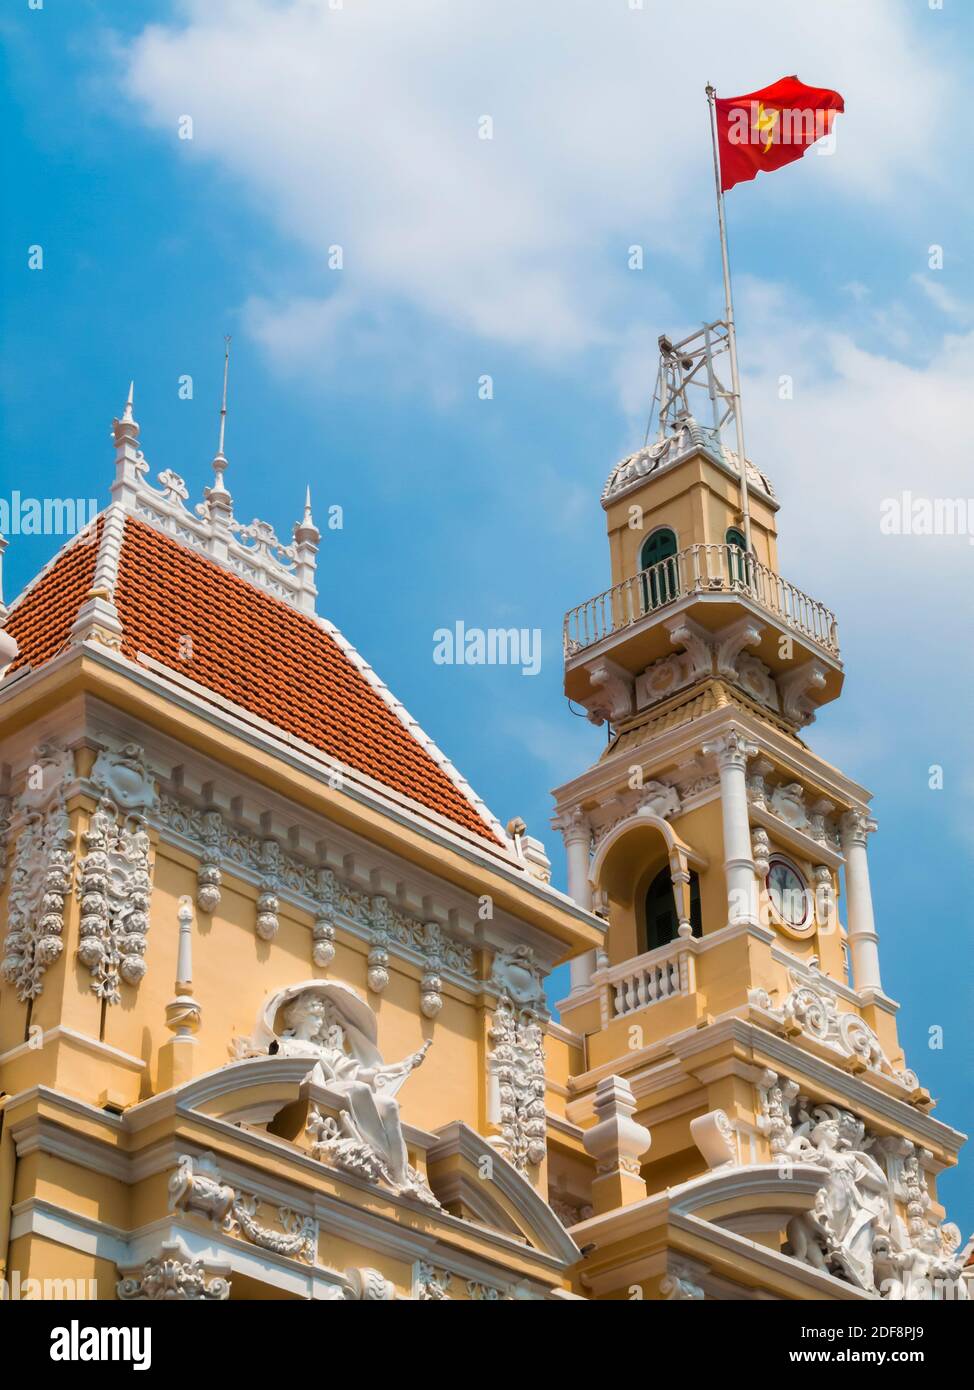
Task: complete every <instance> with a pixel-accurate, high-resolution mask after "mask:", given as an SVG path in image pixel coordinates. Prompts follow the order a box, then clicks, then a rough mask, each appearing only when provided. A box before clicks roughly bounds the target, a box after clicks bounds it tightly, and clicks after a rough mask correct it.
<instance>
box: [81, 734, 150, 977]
mask: <svg viewBox="0 0 974 1390" xmlns="http://www.w3.org/2000/svg"><path fill="white" fill-rule="evenodd" d="M91 782H92V785H93V786H94V788H95V790H96V792H98V794H99V800H98V805H97V807H96V809H95V811H94V813H93V814H92V817H91V820H90V822H89V824H88V829H87V830H86V831H84V832H83V834H82V840H83V841H84V844H85V849H86V852H85V854H84V856H83V857H82V859H81V862H80V864H79V866H78V869H79V873H78V897H79V899H80V901H81V923H80V928H79V931H80V937H81V940H80V943H79V946H78V959H79V961H80V962H81V964H82V965H83V966H85V968H86V969H87V970H88V971H89V973H90V974H91V977H92V984H91V988H92V991H93V993H94V994H96V995H97V996H98V997H99V998H100V999H104V1000H105V1001H106V1002H107V1003H109V1004H118V1003H120V1002H121V998H122V994H121V985H122V982H123V981H124V982H125V983H126V984H129V985H133V986H135V985H138V983H139V981H140V980H141V979H142V977H143V976H144V975H145V971H146V962H145V952H146V937H147V934H148V931H149V898H150V895H151V892H152V878H151V867H150V860H149V848H150V844H149V834H148V830H147V828H146V826H147V821H146V813H147V812H149V811H151V810H152V809H153V807H154V806H155V804H156V801H157V796H156V790H155V784H154V781H153V777H152V773H151V772H150V771H149V769H148V767H147V766H146V763H145V758H144V754H143V751H142V749H141V748H140V747H139V746H138V745H137V744H134V743H129V744H126V745H125V747H124V748H122V749H121V750H120V751H119V752H118V753H109V752H101V753H99V754H98V757H97V758H96V760H95V765H94V767H93V768H92V771H91Z"/></svg>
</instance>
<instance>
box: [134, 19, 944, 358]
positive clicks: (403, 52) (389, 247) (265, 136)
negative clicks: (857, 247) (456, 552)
mask: <svg viewBox="0 0 974 1390" xmlns="http://www.w3.org/2000/svg"><path fill="white" fill-rule="evenodd" d="M181 8H182V11H183V13H184V16H185V19H184V22H183V23H180V24H177V23H173V24H169V25H151V26H148V27H147V28H146V29H145V30H144V31H143V32H142V33H141V34H140V35H139V36H138V37H137V38H136V39H135V40H134V41H133V42H132V44H131V45H130V48H129V51H128V55H127V59H128V61H127V66H126V68H125V72H126V76H125V83H126V87H127V92H128V94H129V96H130V97H131V98H132V99H134V101H135V102H136V104H137V107H138V109H139V110H140V112H141V113H142V114H143V116H144V118H145V119H146V120H147V121H149V122H150V123H152V124H153V125H155V126H156V127H158V128H159V129H160V130H163V131H166V132H169V133H171V134H172V136H173V139H174V140H175V129H176V122H177V120H178V118H179V117H180V116H181V115H183V114H190V115H192V117H193V121H194V139H193V141H192V142H191V144H190V142H185V143H184V145H183V146H182V147H181V149H180V153H182V154H184V155H187V156H189V157H197V158H201V159H203V160H206V161H214V162H215V163H216V164H217V165H218V166H219V167H220V168H221V169H222V170H224V171H225V172H227V173H229V174H230V175H232V176H233V177H234V178H235V179H236V180H239V182H240V184H241V186H242V187H243V189H244V190H245V191H246V192H247V193H248V194H249V196H250V197H251V198H252V199H253V200H254V202H255V203H256V204H257V205H258V206H259V207H260V208H261V209H262V210H263V212H264V213H266V215H267V216H268V217H269V218H272V219H273V221H274V222H275V223H276V225H277V226H278V228H279V229H280V230H281V231H283V233H284V234H285V235H286V236H287V237H289V238H290V239H292V240H293V242H294V244H295V245H296V246H298V247H300V248H302V249H303V251H304V253H305V254H306V256H307V258H308V268H309V281H310V283H311V284H312V285H313V286H314V288H313V289H312V291H311V292H310V293H309V294H303V295H298V296H295V297H294V298H293V299H292V298H289V297H288V294H287V293H286V292H282V297H281V299H280V301H279V302H278V301H277V300H275V299H274V298H273V296H272V297H271V298H269V299H266V298H265V300H264V301H262V302H261V303H260V304H259V305H256V306H252V308H253V312H254V315H255V317H254V323H255V325H256V329H257V331H258V333H259V335H260V337H261V339H262V341H263V342H264V344H265V346H266V348H267V350H268V351H269V352H270V353H271V354H272V356H274V357H275V358H276V359H277V360H282V361H283V360H287V358H288V357H289V355H291V354H293V353H295V352H296V351H298V350H299V349H300V347H301V346H302V345H304V346H306V347H308V348H310V349H311V350H312V351H315V350H320V349H322V348H324V347H328V346H329V345H331V346H332V347H333V346H334V344H335V343H344V341H345V340H346V338H348V337H349V336H352V337H355V335H356V334H360V333H361V330H362V325H363V324H364V325H365V327H366V331H367V330H368V325H369V323H370V322H371V321H372V320H374V317H375V315H376V314H377V313H378V312H379V306H381V305H383V304H389V303H401V304H403V305H406V306H409V307H411V308H413V309H419V310H420V311H421V312H422V313H424V314H426V315H429V316H430V317H431V318H432V319H433V320H434V321H436V322H438V323H440V324H442V325H445V326H448V327H450V328H454V329H458V330H460V331H461V332H466V333H470V334H474V335H477V336H478V337H480V338H482V339H486V340H488V341H492V342H498V343H504V344H512V345H515V346H518V347H521V348H525V349H530V350H533V351H535V352H537V353H540V354H543V355H549V356H550V355H554V354H559V353H563V352H565V351H569V352H572V351H578V350H581V349H584V348H587V347H591V346H592V345H594V344H598V343H604V342H608V341H611V342H615V341H616V340H618V339H619V338H620V337H621V338H622V340H625V338H626V337H627V335H628V333H629V332H630V331H631V330H630V329H628V328H627V327H626V319H627V317H630V316H631V310H630V309H629V307H628V301H627V296H628V294H629V284H628V283H627V282H626V281H625V277H624V276H623V275H622V274H621V273H620V272H621V267H622V265H623V264H624V257H625V254H626V248H627V247H628V246H629V245H630V244H631V243H632V242H633V241H641V242H645V243H646V244H647V246H648V247H649V248H651V250H652V252H653V253H654V254H656V255H657V256H659V255H663V256H678V257H683V258H686V259H687V261H688V262H690V263H691V264H692V263H694V262H695V261H698V260H699V259H700V258H701V257H702V256H703V255H704V254H705V255H706V257H707V263H708V264H710V261H711V258H712V254H713V207H712V189H711V184H710V182H709V180H710V150H709V140H708V128H707V113H706V106H705V102H704V95H703V91H702V87H703V83H704V80H705V79H706V78H707V77H712V78H713V79H714V80H715V81H718V83H719V84H720V85H721V86H722V87H723V89H724V90H727V89H728V88H730V87H734V88H736V89H737V90H738V91H748V90H751V89H753V88H755V87H758V86H762V85H765V84H766V83H767V82H769V81H772V80H774V79H775V78H776V77H778V76H780V75H783V74H784V73H786V72H790V71H792V70H793V69H794V68H795V66H796V63H797V65H798V67H799V74H800V75H801V76H802V77H804V78H805V79H806V80H808V81H810V82H814V83H825V84H828V85H832V86H835V87H837V88H838V89H839V90H840V91H843V92H844V94H845V95H846V98H847V107H848V111H847V114H846V116H845V117H843V119H842V121H841V123H840V128H839V154H838V156H837V157H834V158H827V159H815V158H810V159H806V160H805V161H803V168H802V171H801V177H800V178H795V177H794V175H793V173H792V172H789V173H786V174H782V175H780V176H779V178H781V179H786V178H787V179H790V180H791V182H790V185H789V188H788V197H789V200H790V207H791V208H792V210H793V211H794V212H797V211H798V210H799V209H800V208H801V207H802V206H803V205H805V203H806V200H809V199H812V200H814V199H816V198H820V197H821V196H822V192H823V188H824V187H826V186H827V188H828V196H829V198H830V199H844V200H855V201H856V202H858V203H860V204H861V203H862V202H863V200H871V201H873V202H876V203H877V204H878V203H882V202H884V201H890V200H894V199H895V200H896V201H897V202H898V203H899V201H900V200H901V193H902V189H903V187H904V186H905V185H907V184H909V186H910V187H911V188H912V189H913V190H914V194H915V193H916V190H917V189H918V188H920V187H924V186H927V187H929V185H930V183H931V180H933V181H936V180H937V179H939V178H940V177H941V175H942V173H943V165H942V164H940V163H938V162H937V161H938V159H941V160H946V158H947V157H948V155H949V153H950V147H949V144H948V146H947V147H946V148H945V146H944V142H943V141H942V138H941V137H942V133H943V130H944V129H945V128H946V119H945V118H946V113H947V112H948V110H949V109H950V106H951V102H952V98H953V97H954V95H955V94H956V92H957V78H956V76H952V74H951V72H950V70H949V69H947V68H946V67H945V66H944V64H943V61H942V54H940V53H939V52H938V41H939V39H940V37H941V33H942V30H941V29H940V28H939V27H938V26H939V25H940V22H941V19H942V16H940V15H938V14H937V13H936V12H932V11H931V12H925V13H923V14H922V15H921V16H919V17H917V15H916V14H915V13H910V12H909V11H908V10H907V8H906V7H905V6H901V5H899V4H891V3H890V0H857V3H856V4H855V5H848V4H847V3H845V0H826V2H825V3H820V4H818V5H816V6H814V7H811V6H807V5H804V4H797V3H796V4H784V3H782V4H778V5H774V6H769V5H767V4H766V3H764V0H762V2H761V3H756V2H755V0H739V3H737V4H735V5H733V6H730V5H726V4H724V3H722V2H721V3H713V4H708V5H701V4H695V5H682V6H663V5H659V4H655V3H651V2H650V0H648V2H647V4H646V6H645V8H644V9H642V10H638V9H637V10H630V9H628V8H627V7H626V6H625V5H624V4H622V3H620V4H619V5H617V6H614V7H609V6H592V5H591V4H586V3H584V0H536V3H534V4H532V5H530V6H525V5H518V4H515V3H513V0H508V3H500V4H497V3H489V2H488V0H477V2H476V3H468V4H463V5H458V4H456V3H451V0H371V3H363V2H360V0H345V4H344V7H343V8H341V9H332V8H330V6H329V5H328V4H326V3H323V0H184V4H183V5H182V7H181ZM745 35H746V36H747V37H746V42H744V41H743V40H742V36H745ZM729 54H733V55H734V57H733V61H729V58H728V55H729ZM903 92H907V93H908V94H909V98H908V100H903V99H900V98H899V97H897V98H896V99H895V100H894V99H891V95H890V94H891V93H903ZM483 115H490V116H491V117H492V119H493V122H494V138H493V140H490V141H486V140H480V139H478V138H477V131H478V120H479V118H480V117H481V116H483ZM898 215H900V216H902V215H903V210H902V209H901V208H899V207H898ZM335 243H339V244H341V245H342V246H343V247H344V249H345V269H344V270H343V271H342V272H340V273H337V272H336V273H335V274H334V277H333V278H334V281H335V287H334V289H331V290H330V292H325V291H323V290H321V289H320V287H321V286H322V285H324V284H326V282H327V271H326V270H325V263H326V255H327V248H328V247H329V246H330V245H333V244H335ZM319 267H320V272H321V273H320V274H317V273H316V269H317V268H319ZM623 285H625V289H624V290H623ZM641 307H643V308H644V307H645V306H641Z"/></svg>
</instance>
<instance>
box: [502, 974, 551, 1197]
mask: <svg viewBox="0 0 974 1390" xmlns="http://www.w3.org/2000/svg"><path fill="white" fill-rule="evenodd" d="M490 984H491V985H492V986H493V987H494V988H495V989H497V990H498V991H499V993H500V998H499V999H498V1001H497V1007H496V1009H495V1010H494V1014H493V1017H492V1019H491V1022H490V1027H489V1030H488V1040H489V1042H490V1044H491V1051H490V1052H489V1053H488V1056H487V1070H488V1094H489V1103H488V1118H489V1120H490V1121H491V1123H492V1124H493V1125H495V1126H496V1129H497V1135H496V1144H497V1147H498V1149H499V1150H500V1151H501V1153H503V1154H504V1156H505V1158H507V1159H508V1160H509V1161H510V1162H511V1163H513V1165H514V1167H515V1168H517V1170H518V1171H519V1172H521V1173H526V1172H527V1171H528V1170H529V1169H530V1168H536V1167H537V1166H538V1165H539V1164H541V1163H542V1162H543V1161H544V1158H545V1154H546V1151H547V1120H546V1117H545V1053H544V1031H543V1027H542V1024H543V1023H544V1022H546V1021H547V1018H548V1010H547V1006H546V1003H545V994H544V977H543V975H542V973H541V970H540V969H539V967H538V966H537V964H536V963H535V961H534V956H533V953H532V951H531V948H530V947H528V946H518V947H516V948H515V949H514V951H511V952H500V953H499V954H498V955H496V956H495V957H494V962H493V966H492V969H491V977H490Z"/></svg>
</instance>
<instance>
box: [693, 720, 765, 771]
mask: <svg viewBox="0 0 974 1390" xmlns="http://www.w3.org/2000/svg"><path fill="white" fill-rule="evenodd" d="M701 752H702V753H705V754H706V755H707V756H708V757H709V756H710V755H711V754H713V756H714V757H715V758H716V759H717V766H718V767H719V768H721V769H723V768H725V767H738V768H742V769H743V768H745V767H746V766H747V760H748V758H756V757H757V754H758V746H757V744H756V743H751V742H750V740H748V739H747V738H745V736H744V735H743V734H742V733H741V731H740V729H730V730H728V732H727V733H726V734H720V735H718V737H717V738H712V739H709V740H708V741H707V742H706V743H705V744H703V746H702V748H701Z"/></svg>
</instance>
